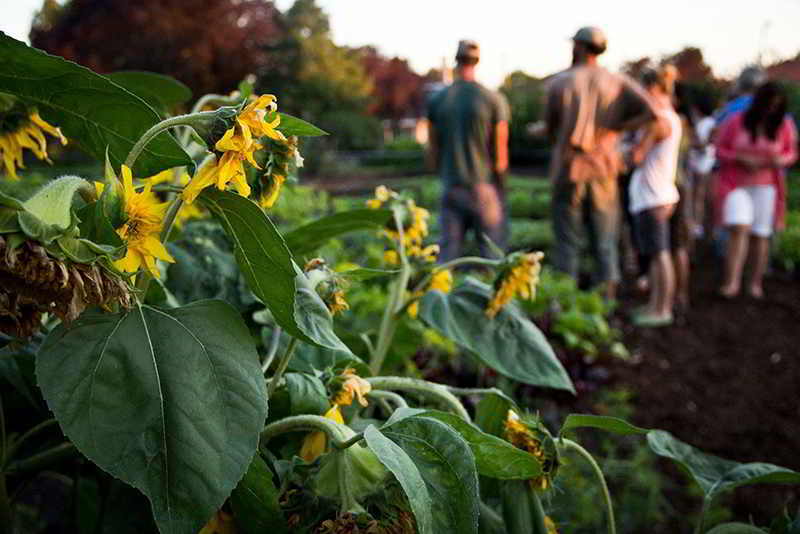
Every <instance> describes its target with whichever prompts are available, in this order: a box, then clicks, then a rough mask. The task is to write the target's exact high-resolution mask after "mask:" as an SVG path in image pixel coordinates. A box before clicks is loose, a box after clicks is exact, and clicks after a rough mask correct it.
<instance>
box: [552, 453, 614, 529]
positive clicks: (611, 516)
mask: <svg viewBox="0 0 800 534" xmlns="http://www.w3.org/2000/svg"><path fill="white" fill-rule="evenodd" d="M556 443H558V444H559V445H560V446H562V447H563V448H565V449H567V450H572V451H575V452H577V453H578V454H579V455H580V456H582V457H583V458H584V459H585V460H586V462H587V463H588V464H589V465H590V466H591V467H592V471H594V474H595V476H596V477H597V480H598V482H599V483H600V488H601V489H602V490H603V500H604V501H605V505H606V511H607V512H608V532H609V534H616V532H617V525H616V521H615V519H614V504H613V503H612V501H611V493H610V492H609V491H608V484H606V478H605V476H603V470H602V469H600V466H599V465H597V461H596V460H595V459H594V456H592V454H591V453H590V452H589V451H587V450H586V449H584V448H583V447H581V446H580V445H578V444H577V443H575V442H574V441H572V440H571V439H566V438H561V439H560V440H557V441H556Z"/></svg>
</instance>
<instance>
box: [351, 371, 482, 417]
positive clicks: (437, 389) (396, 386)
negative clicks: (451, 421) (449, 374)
mask: <svg viewBox="0 0 800 534" xmlns="http://www.w3.org/2000/svg"><path fill="white" fill-rule="evenodd" d="M366 380H367V382H369V383H370V385H371V386H372V387H373V388H374V389H378V390H380V389H387V390H390V391H413V392H415V393H421V394H422V395H425V396H426V397H428V398H431V399H434V400H437V401H439V402H441V403H442V404H444V405H446V406H447V407H449V408H450V409H451V410H452V411H453V412H454V413H455V414H456V415H458V416H459V417H461V418H462V419H463V420H465V421H471V419H470V416H469V413H467V410H466V408H464V405H462V404H461V402H460V401H459V400H458V398H457V397H456V396H455V395H453V394H452V393H450V392H449V391H448V390H447V387H446V386H443V385H441V384H434V383H433V382H427V381H425V380H419V379H417V378H405V377H399V376H373V377H370V378H367V379H366Z"/></svg>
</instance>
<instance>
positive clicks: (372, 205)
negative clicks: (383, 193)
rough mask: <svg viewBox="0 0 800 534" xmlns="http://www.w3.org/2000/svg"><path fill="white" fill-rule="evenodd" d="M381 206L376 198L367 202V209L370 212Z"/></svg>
mask: <svg viewBox="0 0 800 534" xmlns="http://www.w3.org/2000/svg"><path fill="white" fill-rule="evenodd" d="M382 205H383V203H382V202H381V201H380V200H378V199H377V198H371V199H369V200H367V207H368V208H369V209H371V210H376V209H379V208H380V207H381V206H382Z"/></svg>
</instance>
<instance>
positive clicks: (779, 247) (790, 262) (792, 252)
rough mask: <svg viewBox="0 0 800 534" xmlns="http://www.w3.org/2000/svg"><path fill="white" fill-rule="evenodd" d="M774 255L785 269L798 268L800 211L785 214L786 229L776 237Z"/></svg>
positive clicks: (792, 269)
mask: <svg viewBox="0 0 800 534" xmlns="http://www.w3.org/2000/svg"><path fill="white" fill-rule="evenodd" d="M798 189H799V190H800V188H798ZM775 255H776V256H777V259H778V261H779V262H780V263H781V264H782V265H783V267H784V268H785V269H787V270H789V271H794V270H797V269H800V211H790V212H789V213H788V214H787V215H786V229H785V230H784V231H783V232H781V233H779V234H778V235H777V237H776V246H775Z"/></svg>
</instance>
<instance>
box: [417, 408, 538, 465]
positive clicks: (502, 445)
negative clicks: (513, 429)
mask: <svg viewBox="0 0 800 534" xmlns="http://www.w3.org/2000/svg"><path fill="white" fill-rule="evenodd" d="M418 417H429V418H431V419H436V420H437V421H441V422H442V423H445V424H446V425H448V426H449V427H450V428H452V429H453V430H455V431H456V432H458V433H459V434H460V435H461V437H462V438H464V441H466V442H467V443H468V444H469V447H470V449H472V454H474V455H475V466H476V467H477V469H478V473H479V474H481V475H483V476H486V477H490V478H498V479H501V480H527V479H530V478H534V477H537V476H539V475H541V474H542V466H541V464H540V463H539V461H538V460H537V459H536V458H535V457H534V456H533V455H532V454H529V453H527V452H525V451H523V450H521V449H518V448H516V447H515V446H513V445H511V444H510V443H509V442H507V441H505V440H503V439H500V438H498V437H496V436H492V435H491V434H486V433H485V432H482V431H481V430H480V429H479V428H478V427H476V426H475V425H473V424H472V423H468V422H467V421H464V420H463V419H462V418H460V417H458V416H457V415H454V414H451V413H446V412H440V411H438V410H427V411H425V412H423V413H421V414H418Z"/></svg>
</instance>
